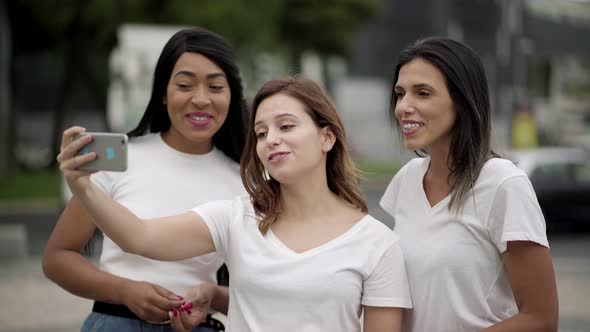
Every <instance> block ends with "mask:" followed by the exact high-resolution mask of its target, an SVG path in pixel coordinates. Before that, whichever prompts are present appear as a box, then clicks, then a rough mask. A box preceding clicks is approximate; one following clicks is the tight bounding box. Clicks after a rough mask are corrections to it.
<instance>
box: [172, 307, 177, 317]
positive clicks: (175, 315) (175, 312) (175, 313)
mask: <svg viewBox="0 0 590 332" xmlns="http://www.w3.org/2000/svg"><path fill="white" fill-rule="evenodd" d="M173 314H174V317H177V316H178V310H176V309H174V313H173Z"/></svg>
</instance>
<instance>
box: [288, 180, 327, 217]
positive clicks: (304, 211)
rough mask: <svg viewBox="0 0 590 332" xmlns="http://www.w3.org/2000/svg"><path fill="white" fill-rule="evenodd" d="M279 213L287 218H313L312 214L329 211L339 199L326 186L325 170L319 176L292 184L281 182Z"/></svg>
mask: <svg viewBox="0 0 590 332" xmlns="http://www.w3.org/2000/svg"><path fill="white" fill-rule="evenodd" d="M281 198H282V200H281V205H282V212H281V215H282V217H283V218H285V219H289V220H301V221H305V220H313V219H314V218H313V217H314V216H318V215H322V214H325V213H326V211H331V210H332V209H331V208H330V207H333V206H335V204H337V202H338V201H339V199H338V197H337V196H336V195H335V194H334V193H333V192H332V191H330V188H328V181H327V178H326V174H325V172H324V173H323V176H321V177H319V178H318V177H309V176H306V179H305V180H303V181H298V182H297V183H294V184H288V185H284V184H281Z"/></svg>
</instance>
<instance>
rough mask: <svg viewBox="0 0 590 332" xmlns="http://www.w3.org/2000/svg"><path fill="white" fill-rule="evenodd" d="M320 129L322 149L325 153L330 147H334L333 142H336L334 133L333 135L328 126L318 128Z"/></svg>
mask: <svg viewBox="0 0 590 332" xmlns="http://www.w3.org/2000/svg"><path fill="white" fill-rule="evenodd" d="M320 131H321V135H322V139H323V142H322V144H323V145H322V151H324V152H326V153H327V152H329V151H330V150H332V147H334V144H335V143H336V135H334V132H333V131H332V128H330V126H325V127H324V128H322V129H320Z"/></svg>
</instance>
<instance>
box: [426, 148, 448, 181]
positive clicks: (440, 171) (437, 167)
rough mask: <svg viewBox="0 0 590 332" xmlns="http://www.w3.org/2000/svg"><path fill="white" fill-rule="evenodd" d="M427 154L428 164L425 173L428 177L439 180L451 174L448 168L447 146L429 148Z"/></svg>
mask: <svg viewBox="0 0 590 332" xmlns="http://www.w3.org/2000/svg"><path fill="white" fill-rule="evenodd" d="M429 154H430V166H429V167H428V172H427V174H428V175H429V177H430V178H434V179H439V180H442V179H444V180H445V181H447V179H448V178H449V175H450V174H451V170H450V169H449V165H450V156H449V147H448V146H447V147H446V148H439V149H431V150H430V151H429Z"/></svg>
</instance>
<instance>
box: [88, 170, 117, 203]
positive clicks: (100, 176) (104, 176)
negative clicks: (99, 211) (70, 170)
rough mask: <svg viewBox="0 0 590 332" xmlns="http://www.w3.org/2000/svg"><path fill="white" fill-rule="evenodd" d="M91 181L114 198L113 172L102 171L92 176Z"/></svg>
mask: <svg viewBox="0 0 590 332" xmlns="http://www.w3.org/2000/svg"><path fill="white" fill-rule="evenodd" d="M90 180H91V181H92V182H93V183H94V184H95V185H96V186H98V188H100V190H102V191H104V192H105V193H106V194H107V195H109V196H110V197H113V184H114V181H115V179H114V177H113V174H112V173H111V172H105V171H101V172H98V173H94V174H92V175H91V176H90Z"/></svg>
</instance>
